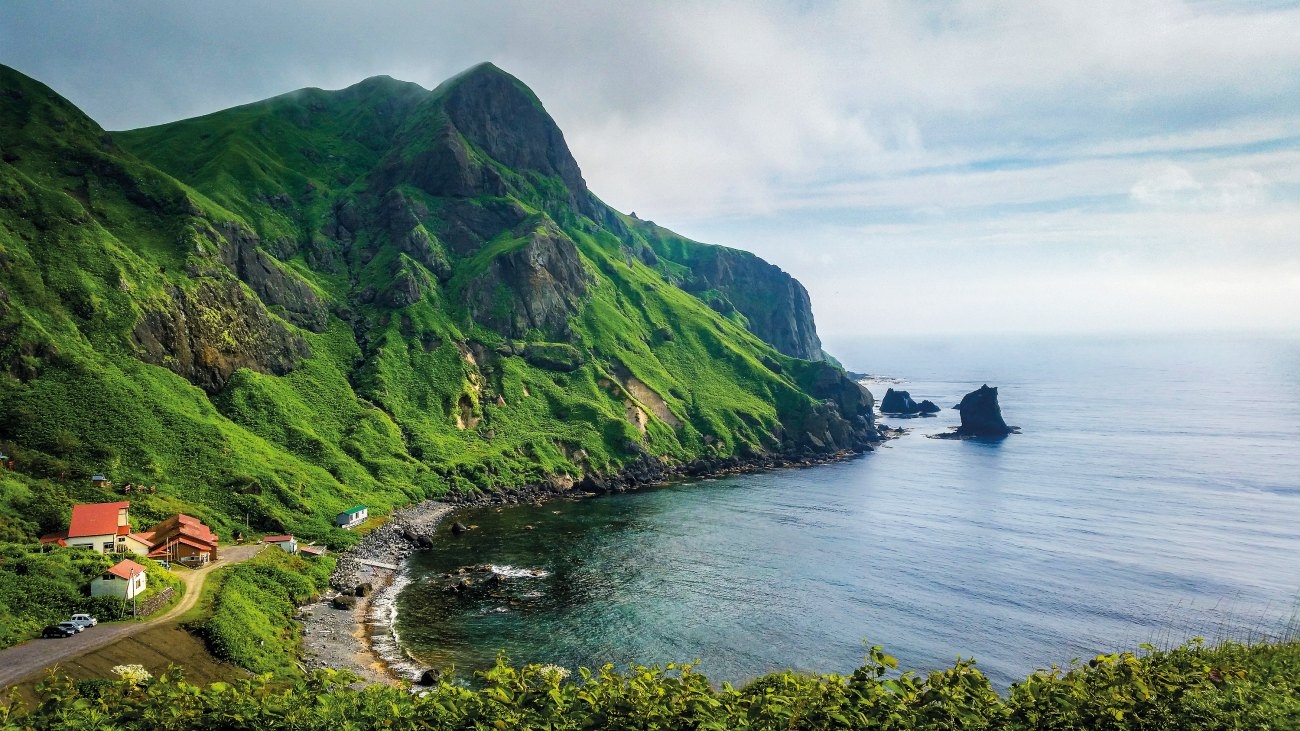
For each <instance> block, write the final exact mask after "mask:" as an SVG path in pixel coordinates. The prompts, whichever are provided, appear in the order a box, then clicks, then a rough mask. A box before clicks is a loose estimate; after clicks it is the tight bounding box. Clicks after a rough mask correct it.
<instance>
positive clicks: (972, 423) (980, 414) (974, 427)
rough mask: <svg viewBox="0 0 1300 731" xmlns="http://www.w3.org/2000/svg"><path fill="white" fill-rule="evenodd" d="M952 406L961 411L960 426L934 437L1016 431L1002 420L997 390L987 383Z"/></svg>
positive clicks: (958, 436)
mask: <svg viewBox="0 0 1300 731" xmlns="http://www.w3.org/2000/svg"><path fill="white" fill-rule="evenodd" d="M953 408H955V409H957V410H958V411H960V412H961V426H959V427H957V429H956V431H953V432H950V433H948V434H934V435H931V436H933V437H934V438H936V439H972V438H977V437H991V438H1001V437H1005V436H1006V435H1008V434H1015V433H1018V432H1019V431H1020V430H1019V429H1018V428H1016V427H1014V426H1007V423H1006V422H1005V421H1003V420H1002V409H1001V407H999V406H998V390H997V389H996V388H990V387H989V385H988V384H984V385H983V386H980V387H979V388H977V389H976V390H974V391H971V392H970V393H968V394H966V395H965V396H963V397H962V400H961V403H959V404H957V405H956V406H954V407H953Z"/></svg>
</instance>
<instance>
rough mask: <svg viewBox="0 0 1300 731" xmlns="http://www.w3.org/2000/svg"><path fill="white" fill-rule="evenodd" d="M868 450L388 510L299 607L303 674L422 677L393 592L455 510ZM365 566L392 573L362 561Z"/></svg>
mask: <svg viewBox="0 0 1300 731" xmlns="http://www.w3.org/2000/svg"><path fill="white" fill-rule="evenodd" d="M878 428H879V432H880V434H881V436H882V437H883V438H882V440H881V441H886V440H889V439H892V438H897V437H898V436H900V435H901V434H902V433H903V430H902V429H890V428H888V427H885V426H883V425H879V426H878ZM869 451H871V449H864V450H861V451H857V450H842V451H837V452H833V453H829V454H802V455H799V456H776V455H763V456H761V457H758V458H750V459H746V458H741V457H728V458H719V459H701V460H697V461H695V462H691V463H688V464H685V465H679V466H671V467H665V466H664V465H662V464H659V463H651V462H650V461H649V460H643V461H642V462H640V463H638V464H637V465H634V466H633V467H631V468H628V469H625V470H624V471H622V472H620V473H619V474H617V475H613V476H610V477H608V478H596V479H595V480H593V479H592V478H585V479H584V480H583V482H580V483H577V484H568V485H566V484H559V483H555V482H551V483H542V484H537V485H526V486H523V487H521V488H517V489H514V490H511V491H509V492H502V493H492V494H479V495H474V496H467V497H452V498H451V499H444V500H440V501H438V500H425V501H423V502H420V503H417V504H415V505H412V506H410V507H406V508H402V509H400V510H397V511H396V512H394V513H393V515H392V518H391V519H390V520H389V522H387V523H384V524H383V525H381V526H379V527H378V528H375V529H374V530H372V531H370V532H369V533H367V534H366V535H365V536H364V537H363V538H362V539H361V542H360V543H358V544H357V545H356V546H353V547H352V548H350V549H348V550H346V551H343V552H341V553H339V554H338V566H337V568H336V569H335V571H334V573H333V575H331V577H330V584H331V587H332V588H331V591H329V592H327V593H326V594H325V595H323V596H322V597H321V598H320V599H319V600H318V601H317V602H316V603H314V604H310V605H305V606H303V607H302V608H300V610H299V617H298V618H299V621H300V622H302V624H303V644H304V650H305V651H304V657H303V660H304V662H305V665H306V667H305V669H306V670H308V671H311V670H314V669H316V668H332V669H335V670H348V671H351V672H352V673H354V674H356V675H357V676H358V677H359V678H360V679H361V680H360V681H359V683H360V684H363V685H364V684H373V683H384V684H389V685H394V684H397V683H399V682H401V681H410V682H417V681H419V680H420V677H421V675H422V674H423V673H424V671H425V670H426V669H427V668H425V667H423V666H421V665H419V664H418V663H416V662H414V661H413V660H412V659H411V658H410V657H409V656H408V655H407V654H406V652H405V651H404V650H403V649H402V647H401V643H400V637H399V636H398V635H397V632H396V630H395V628H394V619H395V618H396V613H397V610H396V601H397V595H398V594H399V593H401V590H402V589H403V588H405V586H406V585H407V583H409V582H408V581H407V579H406V577H405V571H406V568H405V562H406V559H407V557H409V556H410V555H411V553H413V552H414V551H416V550H419V548H421V547H422V545H424V546H427V545H429V543H428V542H429V541H432V539H433V535H434V533H435V531H436V530H437V528H438V526H439V525H440V524H441V523H442V522H443V521H444V520H446V519H447V517H448V516H450V515H452V514H453V513H454V512H455V511H456V510H457V509H458V508H463V507H470V506H475V505H489V504H498V505H499V504H515V503H520V502H533V503H541V502H545V501H547V500H552V499H557V498H572V497H579V496H591V495H600V494H607V493H616V492H627V491H630V490H635V489H638V488H641V487H651V486H655V485H664V484H668V483H672V482H678V481H686V480H699V479H705V478H710V477H725V476H730V475H740V474H751V473H756V472H768V471H772V470H778V469H786V468H791V467H813V466H817V465H821V464H829V463H833V462H842V461H845V460H849V459H853V458H855V457H859V456H861V455H862V454H864V453H866V452H869ZM367 561H369V562H375V563H382V564H387V565H389V566H396V567H397V568H396V569H395V570H394V569H389V568H381V567H378V566H373V565H369V564H367V563H363V562H367ZM365 583H369V584H371V587H372V591H370V592H369V593H368V594H367V595H366V596H360V597H357V598H356V606H355V607H353V608H350V609H337V608H335V607H334V605H333V600H334V598H335V597H336V596H339V595H340V594H347V595H355V593H356V592H355V590H356V587H357V586H359V585H362V584H365Z"/></svg>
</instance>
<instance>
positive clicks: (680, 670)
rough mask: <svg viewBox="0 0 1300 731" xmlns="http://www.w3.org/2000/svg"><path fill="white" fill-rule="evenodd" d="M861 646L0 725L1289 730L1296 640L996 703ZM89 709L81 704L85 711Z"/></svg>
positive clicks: (125, 701)
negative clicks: (856, 652)
mask: <svg viewBox="0 0 1300 731" xmlns="http://www.w3.org/2000/svg"><path fill="white" fill-rule="evenodd" d="M895 665H896V662H895V661H894V660H893V658H890V657H889V656H887V655H885V654H884V653H883V652H881V651H880V649H879V648H873V649H872V651H871V654H870V656H869V657H868V658H867V661H866V663H865V664H864V665H863V666H862V667H861V668H859V669H858V670H857V671H855V672H854V673H853V674H852V675H850V676H847V677H845V676H838V675H820V676H813V675H803V674H798V673H793V672H783V673H775V674H771V675H767V676H764V677H762V678H759V679H757V680H755V681H754V682H752V683H750V684H749V685H747V686H745V687H744V688H742V689H739V690H738V689H735V688H733V687H732V686H730V685H727V684H724V685H723V686H722V687H721V688H720V689H718V688H714V687H713V686H712V685H711V684H710V683H709V682H708V680H707V678H705V677H704V676H703V675H700V674H698V673H696V672H694V669H693V668H692V666H690V665H680V666H675V665H669V666H667V667H666V668H663V669H660V668H647V667H635V666H634V667H632V668H630V669H629V670H628V671H627V672H626V673H619V672H615V671H614V669H613V667H612V666H606V667H604V668H601V669H600V670H599V671H597V672H594V673H593V672H591V671H587V670H583V671H581V673H579V674H578V675H577V676H569V674H568V673H567V672H566V671H564V670H563V669H562V668H557V667H555V666H553V665H528V666H526V667H523V668H514V667H511V666H509V665H508V664H507V663H506V661H505V659H504V658H502V659H500V660H499V661H498V664H497V666H496V667H495V668H493V669H492V670H489V671H487V672H484V673H481V674H480V675H479V687H476V688H469V687H466V686H465V685H463V684H457V683H455V682H452V681H446V680H444V681H442V682H441V683H440V684H439V685H437V686H435V687H433V688H431V689H430V690H429V691H428V692H422V693H420V694H417V695H413V694H411V693H410V692H409V690H408V689H406V688H392V687H388V686H383V685H379V686H371V687H368V688H366V689H364V690H359V691H358V690H353V689H351V688H349V687H348V685H347V684H348V683H350V682H351V681H353V680H354V679H355V678H353V677H352V676H350V675H348V674H346V673H335V672H333V671H328V670H321V671H317V672H316V673H315V674H314V675H312V676H311V677H308V678H302V679H299V680H297V681H295V682H293V683H292V684H288V685H285V684H277V683H275V682H273V681H272V680H271V679H270V677H269V676H262V677H259V678H257V679H253V680H245V681H239V682H237V683H233V684H227V683H214V684H212V685H210V686H208V687H207V688H198V687H194V686H190V685H188V684H186V683H184V682H183V679H182V677H181V676H182V674H181V672H180V671H179V670H177V669H173V670H172V671H171V672H169V673H168V674H167V675H166V676H165V677H161V678H155V679H153V680H150V681H144V682H141V683H138V684H136V685H132V684H131V683H128V682H124V681H123V682H116V683H113V684H111V685H105V684H101V683H96V684H94V685H93V686H88V685H85V684H81V685H77V684H73V683H72V681H70V680H68V679H66V678H53V679H51V680H50V681H48V682H46V683H45V684H44V685H43V686H42V687H41V688H40V694H41V703H40V704H38V705H36V706H35V707H32V708H24V707H9V708H3V707H0V728H6V729H7V728H30V729H56V728H57V729H90V728H103V727H107V726H113V727H118V728H151V729H187V730H188V729H195V730H202V729H214V730H215V729H257V730H258V731H278V730H279V729H295V730H296V731H306V730H312V729H321V730H322V731H325V730H328V731H335V730H336V729H340V728H390V729H449V730H450V729H463V728H479V729H548V730H558V729H753V730H755V731H759V730H761V731H788V730H793V729H888V730H890V731H920V730H921V729H944V730H945V731H951V730H958V729H960V730H969V731H974V730H978V729H988V730H993V729H1006V730H1008V731H1013V730H1014V731H1049V730H1051V731H1072V730H1077V731H1083V730H1085V729H1087V730H1089V731H1093V730H1114V731H1118V730H1121V729H1134V730H1138V729H1141V730H1150V731H1157V730H1170V731H1172V730H1176V729H1178V730H1180V729H1260V730H1261V731H1262V730H1263V729H1295V728H1300V723H1298V722H1300V643H1297V642H1290V643H1283V644H1276V645H1241V644H1235V643H1228V644H1225V645H1222V646H1220V647H1213V648H1206V647H1202V646H1200V645H1199V644H1195V643H1194V644H1192V645H1188V646H1185V647H1179V648H1176V649H1174V650H1169V651H1149V650H1148V651H1146V652H1144V654H1142V655H1135V654H1132V653H1122V654H1115V655H1103V656H1100V657H1097V658H1095V659H1093V660H1092V661H1091V662H1089V663H1088V664H1086V665H1083V666H1078V667H1073V668H1070V669H1068V670H1062V669H1059V668H1052V669H1049V670H1045V671H1040V672H1038V673H1036V674H1034V675H1032V676H1030V677H1029V678H1027V679H1026V680H1025V681H1023V682H1021V683H1017V684H1016V685H1014V686H1012V688H1011V689H1010V691H1009V692H1008V693H1007V694H1005V695H999V694H998V693H996V692H994V690H993V689H992V688H991V686H990V685H989V682H988V680H987V679H986V678H985V677H984V676H983V675H982V674H981V673H980V672H979V670H977V669H976V667H975V664H974V662H973V661H969V660H966V661H958V662H957V663H956V664H955V665H954V666H953V667H951V668H948V669H947V670H943V671H937V672H933V673H930V674H928V675H925V676H920V675H916V674H914V673H910V672H909V673H902V674H899V673H898V672H897V671H896V670H895ZM88 701H90V702H88Z"/></svg>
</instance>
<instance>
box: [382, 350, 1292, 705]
mask: <svg viewBox="0 0 1300 731" xmlns="http://www.w3.org/2000/svg"><path fill="white" fill-rule="evenodd" d="M836 355H837V356H838V357H839V358H840V359H841V360H842V361H843V362H844V363H845V365H846V366H847V367H848V368H850V369H851V370H855V371H863V372H867V373H869V374H870V379H869V380H868V381H867V384H868V386H869V388H870V389H871V390H872V392H873V393H874V394H875V395H876V398H877V400H879V399H880V397H881V396H883V394H884V391H885V389H886V388H891V387H892V388H895V389H902V390H907V391H908V392H909V393H910V394H911V395H912V397H913V398H914V399H916V400H918V401H919V400H921V399H930V400H932V401H934V402H935V403H936V404H939V405H940V406H942V407H943V411H942V412H941V413H939V414H938V415H937V416H935V417H931V418H913V419H898V418H888V417H884V418H882V419H881V421H882V422H883V423H886V424H889V425H891V426H900V427H902V428H904V429H906V433H905V434H904V435H903V436H901V437H899V438H897V439H894V440H892V441H889V442H887V443H886V444H884V445H882V446H881V447H880V448H879V449H877V450H875V451H874V452H871V453H868V454H864V455H862V456H860V457H858V458H855V459H851V460H848V461H844V462H838V463H833V464H826V465H821V466H815V467H808V468H800V469H782V470H776V471H771V472H766V473H761V474H751V475H744V476H736V477H726V478H720V479H705V480H698V481H691V482H680V483H676V484H671V485H665V486H661V487H654V488H649V489H643V490H639V491H636V492H630V493H625V494H618V495H609V496H602V497H593V498H586V499H575V500H557V501H552V502H547V503H545V504H543V505H541V506H533V505H521V506H510V507H491V508H475V509H469V510H465V511H463V512H461V513H459V514H458V515H457V519H458V520H460V521H461V522H462V523H466V524H469V525H472V526H474V528H473V530H471V531H470V532H468V533H466V534H464V535H460V536H452V535H451V534H450V533H447V534H444V536H443V537H441V538H440V539H439V540H438V542H437V545H436V546H435V547H434V548H433V550H430V551H424V552H420V553H417V554H416V555H415V556H414V557H413V558H412V559H411V561H410V564H409V566H408V567H407V571H406V575H405V577H404V579H403V582H402V586H403V588H402V590H401V593H400V594H399V595H398V596H397V599H396V615H395V616H396V619H395V622H394V627H393V629H394V631H395V635H396V638H397V641H398V645H399V646H400V647H401V648H402V651H403V652H404V653H406V654H407V655H408V656H409V658H410V661H411V663H412V665H424V666H436V667H444V668H445V667H452V668H454V669H455V671H456V672H457V673H460V674H461V675H462V676H464V677H472V673H473V672H474V671H476V670H481V669H484V668H487V667H490V666H491V665H492V664H493V663H494V662H495V660H496V658H497V656H498V655H499V654H504V655H505V656H506V657H507V658H508V659H509V660H510V661H511V662H512V663H516V664H522V663H529V662H537V663H553V664H557V665H561V666H565V667H569V668H572V669H576V668H578V667H589V668H597V667H600V666H602V665H605V664H607V663H612V664H613V665H614V666H615V667H616V668H619V669H626V668H627V667H628V666H630V665H633V664H639V665H664V664H666V663H670V662H678V663H680V662H696V663H698V665H697V670H698V671H699V672H702V673H704V674H705V675H707V676H708V677H709V678H710V679H711V680H712V681H714V682H723V681H726V682H731V683H733V684H742V683H744V682H746V681H748V680H751V679H753V678H755V677H757V676H760V675H762V674H764V673H768V672H772V671H777V670H783V669H794V670H799V671H806V672H815V673H832V672H833V673H849V672H851V671H852V670H853V669H854V668H856V667H858V666H859V665H861V664H862V662H863V658H864V655H865V653H866V651H867V648H868V647H869V646H871V645H881V646H883V647H884V649H885V651H886V652H888V653H889V654H891V655H893V656H895V657H896V658H898V660H899V662H900V665H901V667H902V668H905V669H912V670H916V671H917V672H921V673H924V672H927V671H931V670H936V669H942V668H945V667H949V666H951V665H952V663H953V662H954V661H955V660H956V659H957V658H959V657H961V658H974V659H975V661H976V663H977V665H976V666H977V667H978V668H980V669H981V670H982V671H983V672H984V673H985V674H986V675H987V676H988V677H989V678H990V680H991V681H992V682H993V683H994V684H995V685H996V686H998V687H1001V688H1005V687H1007V686H1008V685H1010V684H1011V683H1013V682H1015V681H1017V680H1019V679H1023V678H1024V677H1025V676H1026V675H1028V674H1030V673H1033V672H1034V671H1035V670H1037V669H1042V668H1047V667H1049V666H1051V665H1053V664H1055V665H1059V666H1062V667H1068V666H1069V665H1071V664H1072V663H1074V662H1080V661H1081V662H1086V661H1087V660H1088V659H1090V658H1092V657H1094V656H1096V655H1097V654H1101V653H1110V652H1115V651H1123V650H1137V648H1138V646H1139V645H1140V644H1143V643H1147V644H1152V645H1155V646H1157V647H1171V646H1176V645H1179V644H1181V643H1184V642H1188V641H1190V640H1192V638H1196V637H1201V638H1204V639H1205V640H1206V641H1210V642H1213V641H1219V640H1225V639H1233V640H1242V641H1254V640H1266V639H1269V638H1277V637H1280V636H1285V635H1289V636H1293V637H1294V636H1300V620H1298V619H1297V617H1298V608H1300V338H1295V337H1252V336H1240V335H1238V336H1205V335H1198V336H1181V335H1180V336H1172V335H1161V336H1141V337H1138V336H1125V337H1115V336H1111V337H1102V336H1090V337H1063V336H1062V337H1047V336H1039V337H1005V336H1003V337H962V338H873V339H870V340H861V341H850V342H847V343H841V344H839V346H838V350H837V352H836ZM983 384H988V385H990V386H996V387H997V388H998V389H999V399H1000V402H1001V407H1002V412H1003V415H1004V416H1005V418H1006V420H1007V422H1008V423H1009V424H1012V425H1016V426H1019V427H1020V433H1019V434H1013V435H1011V436H1009V437H1007V438H1005V439H1001V440H970V441H949V440H939V439H930V438H927V436H928V435H931V434H936V433H942V432H946V431H949V430H950V429H951V428H952V427H954V426H956V425H957V424H958V423H959V421H960V419H959V415H958V412H956V411H954V410H952V409H951V407H952V406H953V405H955V404H956V403H957V402H958V401H959V400H960V399H961V397H962V395H963V394H965V393H967V392H968V391H971V390H974V389H976V388H978V387H979V386H981V385H983ZM483 565H488V566H491V567H492V570H491V573H484V572H479V573H473V574H471V580H472V581H474V582H476V584H477V585H476V586H475V587H474V588H473V589H472V590H469V591H465V592H461V593H455V592H449V591H447V590H446V588H445V586H446V583H447V580H446V579H445V577H444V575H445V574H447V573H449V572H455V571H457V570H458V569H460V568H462V567H475V566H483ZM494 576H499V577H500V578H493V577H494ZM485 579H486V580H490V581H489V582H486V583H485Z"/></svg>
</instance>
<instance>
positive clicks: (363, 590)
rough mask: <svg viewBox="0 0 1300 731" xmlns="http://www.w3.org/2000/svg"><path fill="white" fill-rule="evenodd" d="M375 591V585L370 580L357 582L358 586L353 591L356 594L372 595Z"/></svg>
mask: <svg viewBox="0 0 1300 731" xmlns="http://www.w3.org/2000/svg"><path fill="white" fill-rule="evenodd" d="M374 592H375V585H374V584H371V583H370V582H369V581H366V582H363V583H361V584H357V588H356V589H355V590H354V591H353V592H352V593H353V594H355V595H356V596H370V595H371V594H373V593H374Z"/></svg>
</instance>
